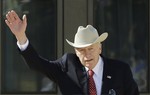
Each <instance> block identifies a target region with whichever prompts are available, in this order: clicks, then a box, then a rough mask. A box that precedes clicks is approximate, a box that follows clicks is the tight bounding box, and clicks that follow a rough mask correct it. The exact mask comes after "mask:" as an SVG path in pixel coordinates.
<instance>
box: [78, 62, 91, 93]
mask: <svg viewBox="0 0 150 95" xmlns="http://www.w3.org/2000/svg"><path fill="white" fill-rule="evenodd" d="M76 65H77V68H76V74H77V77H78V81H79V84H80V86H81V89H82V92H83V93H84V95H87V94H88V90H87V83H88V78H87V73H86V70H85V68H84V66H83V65H81V63H80V62H79V61H78V62H77V64H76Z"/></svg>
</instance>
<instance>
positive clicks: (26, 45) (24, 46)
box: [17, 39, 29, 51]
mask: <svg viewBox="0 0 150 95" xmlns="http://www.w3.org/2000/svg"><path fill="white" fill-rule="evenodd" d="M28 45H29V40H28V39H27V41H26V43H25V44H23V45H20V44H19V41H17V46H18V48H19V49H20V50H21V51H24V50H26V48H27V47H28Z"/></svg>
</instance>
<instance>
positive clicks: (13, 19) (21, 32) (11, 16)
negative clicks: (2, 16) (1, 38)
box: [5, 10, 27, 44]
mask: <svg viewBox="0 0 150 95" xmlns="http://www.w3.org/2000/svg"><path fill="white" fill-rule="evenodd" d="M5 22H6V24H7V26H8V27H9V28H10V30H11V32H12V33H13V34H14V35H15V36H16V39H17V40H18V41H19V43H20V44H24V43H25V42H26V41H27V37H26V34H25V31H26V27H27V18H26V15H23V17H22V20H21V19H20V18H19V17H18V15H17V13H16V12H15V11H13V10H12V11H9V12H8V13H7V14H6V20H5Z"/></svg>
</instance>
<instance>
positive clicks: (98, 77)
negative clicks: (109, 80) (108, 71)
mask: <svg viewBox="0 0 150 95" xmlns="http://www.w3.org/2000/svg"><path fill="white" fill-rule="evenodd" d="M103 65H104V62H103V60H102V58H101V57H100V56H99V60H98V63H97V64H96V66H95V67H94V68H93V69H92V70H93V72H94V75H93V79H94V82H95V86H96V92H97V95H101V92H102V77H103ZM85 68H86V71H88V68H87V67H85Z"/></svg>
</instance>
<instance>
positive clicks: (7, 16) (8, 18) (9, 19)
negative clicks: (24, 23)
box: [6, 12, 11, 22]
mask: <svg viewBox="0 0 150 95" xmlns="http://www.w3.org/2000/svg"><path fill="white" fill-rule="evenodd" d="M8 14H9V12H8V13H7V14H6V19H7V20H8V22H11V18H10V16H9V15H8Z"/></svg>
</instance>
